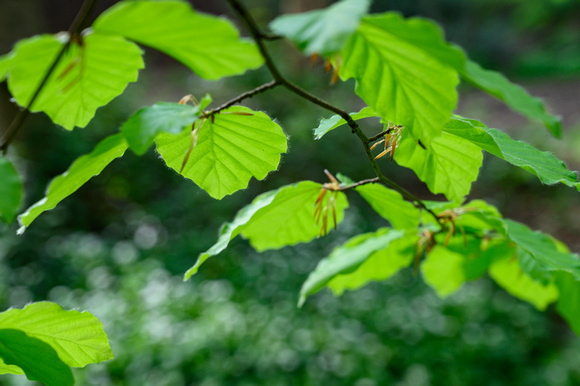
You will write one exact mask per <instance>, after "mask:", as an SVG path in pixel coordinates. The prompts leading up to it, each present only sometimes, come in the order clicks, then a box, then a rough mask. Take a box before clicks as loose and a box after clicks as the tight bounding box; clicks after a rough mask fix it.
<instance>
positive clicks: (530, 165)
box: [444, 116, 580, 191]
mask: <svg viewBox="0 0 580 386" xmlns="http://www.w3.org/2000/svg"><path fill="white" fill-rule="evenodd" d="M444 130H445V132H448V133H451V134H454V135H456V136H458V137H461V138H464V139H466V140H468V141H470V142H472V143H474V144H476V145H477V146H479V147H480V148H482V149H483V150H485V151H487V152H489V153H491V154H493V155H495V156H496V157H498V158H501V159H503V160H505V161H507V162H509V163H510V164H512V165H514V166H519V167H521V168H522V169H524V170H527V171H528V172H530V173H532V174H533V175H535V176H537V177H538V178H539V179H540V181H542V182H543V183H544V184H548V185H553V184H557V183H562V184H564V185H567V186H570V187H575V188H576V189H577V190H579V191H580V183H579V182H578V176H577V175H576V172H573V171H570V170H568V169H567V168H566V165H565V164H564V162H562V161H561V160H559V159H557V158H556V157H554V155H553V154H551V153H549V152H544V151H540V150H538V149H536V148H535V147H533V146H531V145H529V144H527V143H525V142H522V141H515V140H513V139H511V138H510V137H509V136H508V135H507V134H505V133H503V132H501V131H499V130H496V129H491V128H488V127H486V126H485V125H484V124H482V123H481V122H478V121H475V120H471V119H466V118H462V117H459V116H455V117H453V118H452V119H451V120H450V121H449V122H448V123H447V124H446V125H445V127H444Z"/></svg>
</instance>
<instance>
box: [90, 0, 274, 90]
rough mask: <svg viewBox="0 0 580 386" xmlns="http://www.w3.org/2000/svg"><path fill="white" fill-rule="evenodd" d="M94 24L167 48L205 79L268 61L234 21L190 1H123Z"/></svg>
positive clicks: (96, 26) (109, 31) (106, 29)
mask: <svg viewBox="0 0 580 386" xmlns="http://www.w3.org/2000/svg"><path fill="white" fill-rule="evenodd" d="M93 29H94V30H95V31H97V32H101V33H107V34H115V35H117V34H118V35H121V36H124V37H126V38H128V39H131V40H134V41H136V42H138V43H142V44H145V45H147V46H150V47H153V48H155V49H157V50H159V51H162V52H164V53H166V54H167V55H169V56H171V57H173V58H175V59H177V60H179V61H180V62H181V63H183V64H184V65H186V66H187V67H189V68H190V69H191V70H192V71H194V72H195V73H196V74H198V75H199V76H201V77H202V78H205V79H214V80H215V79H219V78H222V77H224V76H231V75H237V74H242V73H244V72H245V71H246V70H249V69H254V68H258V67H260V66H261V65H262V63H263V59H262V56H261V55H260V53H259V51H258V49H257V48H256V46H255V44H254V43H253V42H252V41H250V40H247V39H240V36H239V32H238V30H237V29H236V28H235V27H234V26H233V24H232V23H231V22H230V21H228V20H226V19H224V18H221V17H216V16H211V15H206V14H203V13H199V12H195V11H194V10H193V9H192V8H191V5H190V4H188V3H187V2H185V1H159V2H155V1H122V2H119V3H117V4H116V5H114V6H112V7H111V8H109V9H108V10H106V11H105V12H103V13H102V14H101V15H100V16H99V17H98V18H97V20H96V21H95V23H94V24H93Z"/></svg>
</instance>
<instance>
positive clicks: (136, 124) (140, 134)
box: [121, 95, 211, 155]
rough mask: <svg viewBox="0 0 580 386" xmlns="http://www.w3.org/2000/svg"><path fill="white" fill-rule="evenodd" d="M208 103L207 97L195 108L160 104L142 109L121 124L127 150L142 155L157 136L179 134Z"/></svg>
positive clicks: (209, 99) (174, 104)
mask: <svg viewBox="0 0 580 386" xmlns="http://www.w3.org/2000/svg"><path fill="white" fill-rule="evenodd" d="M210 102H211V98H210V97H209V95H208V96H206V97H205V98H204V99H203V100H202V101H201V102H200V104H198V105H195V106H190V105H184V104H179V103H167V102H160V103H156V104H154V105H153V106H149V107H143V108H142V109H140V110H138V111H137V112H136V113H135V114H133V115H131V117H130V118H129V119H128V120H127V121H126V122H125V123H123V126H121V132H122V133H123V135H124V136H125V139H126V140H127V143H128V144H129V148H130V149H131V150H133V151H134V152H135V153H136V154H138V155H142V154H144V153H145V152H146V151H147V149H149V147H150V146H151V145H152V144H153V140H154V139H155V137H156V136H157V135H158V134H160V133H168V134H180V133H181V132H183V129H184V128H185V127H186V126H191V125H192V124H193V123H194V122H195V121H197V120H198V118H199V116H200V115H201V111H202V110H203V109H204V108H205V107H207V105H209V103H210Z"/></svg>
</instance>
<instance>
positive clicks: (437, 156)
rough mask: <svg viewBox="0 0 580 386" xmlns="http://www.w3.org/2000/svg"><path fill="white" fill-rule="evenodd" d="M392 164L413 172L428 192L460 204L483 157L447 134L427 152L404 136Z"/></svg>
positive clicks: (455, 137) (477, 172)
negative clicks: (441, 195)
mask: <svg viewBox="0 0 580 386" xmlns="http://www.w3.org/2000/svg"><path fill="white" fill-rule="evenodd" d="M395 160H396V161H397V163H398V164H399V165H401V166H405V167H408V168H410V169H411V170H413V171H414V172H415V174H417V177H419V179H420V180H421V181H423V182H425V183H426V184H427V186H428V187H429V190H431V192H433V193H443V194H445V196H446V197H447V198H448V199H449V200H451V201H455V202H459V203H460V202H462V201H463V199H464V197H465V196H466V195H467V194H468V193H469V191H470V190H471V183H472V182H473V181H475V180H476V179H477V175H478V174H479V168H480V167H481V164H482V162H483V154H482V153H481V149H480V148H479V147H478V146H476V145H474V144H473V143H471V142H469V141H467V140H465V139H463V138H461V137H458V136H456V135H453V134H450V133H447V132H443V133H442V134H441V135H440V136H439V137H437V138H435V139H434V140H433V142H432V143H431V146H429V147H427V149H423V148H422V147H421V146H419V145H418V144H417V142H416V141H415V140H414V139H413V138H412V137H411V136H409V135H405V133H403V139H402V140H401V144H400V145H399V147H398V149H397V151H396V153H395Z"/></svg>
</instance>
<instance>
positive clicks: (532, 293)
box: [489, 258, 559, 311]
mask: <svg viewBox="0 0 580 386" xmlns="http://www.w3.org/2000/svg"><path fill="white" fill-rule="evenodd" d="M489 275H490V276H491V277H492V278H493V279H494V280H495V281H496V282H497V283H498V284H499V285H500V286H502V287H503V288H504V289H505V290H506V291H507V292H509V293H510V294H512V295H513V296H515V297H517V298H519V299H522V300H525V301H527V302H529V303H531V304H533V305H534V307H536V308H537V309H538V310H540V311H543V310H545V309H546V307H547V306H548V304H550V303H553V302H555V301H556V300H557V299H558V296H559V293H558V288H557V287H556V286H555V285H554V283H549V284H547V285H544V284H542V283H539V282H537V281H535V280H533V279H532V278H531V277H529V276H528V275H527V274H526V273H525V272H524V271H523V270H522V269H521V267H520V265H519V264H518V260H517V259H516V258H509V259H501V260H498V261H496V262H494V263H492V264H491V266H490V267H489Z"/></svg>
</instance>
